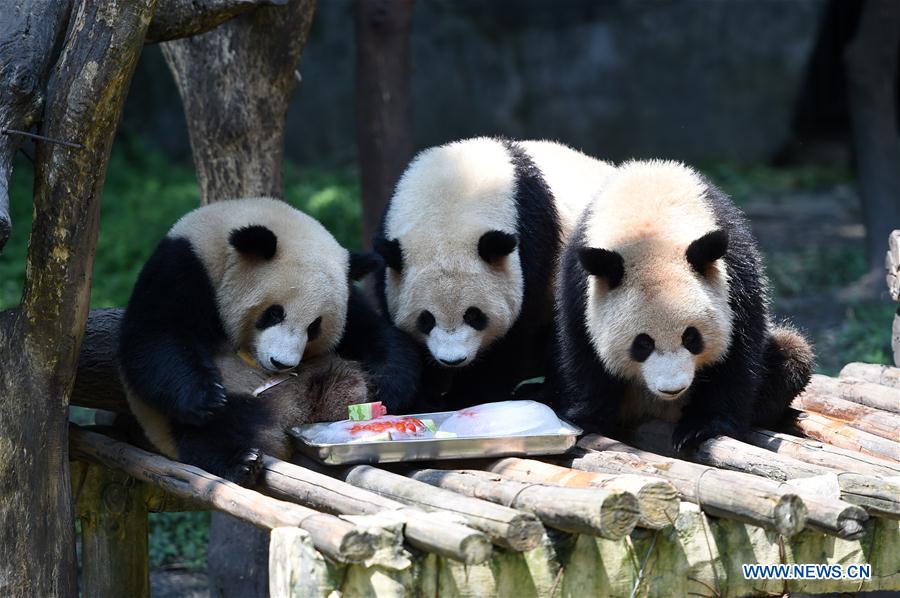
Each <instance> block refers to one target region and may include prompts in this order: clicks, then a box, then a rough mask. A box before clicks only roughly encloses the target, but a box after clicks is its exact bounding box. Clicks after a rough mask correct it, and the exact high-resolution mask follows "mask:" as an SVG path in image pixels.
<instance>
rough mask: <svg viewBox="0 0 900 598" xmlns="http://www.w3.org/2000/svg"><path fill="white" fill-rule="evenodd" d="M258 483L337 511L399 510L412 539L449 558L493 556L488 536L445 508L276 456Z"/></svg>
mask: <svg viewBox="0 0 900 598" xmlns="http://www.w3.org/2000/svg"><path fill="white" fill-rule="evenodd" d="M260 484H261V485H262V486H263V487H264V488H265V489H266V490H267V491H268V492H270V493H271V494H272V495H274V496H276V497H278V498H283V499H285V500H289V501H291V502H299V503H300V504H302V505H304V506H307V507H310V508H313V509H316V510H318V511H324V512H327V513H332V514H334V515H338V514H342V515H376V514H380V513H384V512H385V511H393V512H396V513H397V515H398V516H399V517H400V518H401V520H402V521H404V535H405V536H406V539H407V540H408V541H409V543H410V544H412V545H413V546H415V547H416V548H419V549H420V550H423V551H425V552H431V553H435V554H439V555H441V556H446V557H449V558H451V559H454V560H457V561H460V562H463V563H466V564H469V565H476V564H478V563H482V562H484V561H486V560H487V559H489V558H490V556H491V543H490V541H489V540H488V539H487V537H486V536H485V535H484V534H483V533H481V532H478V531H475V530H473V529H471V528H469V527H466V526H465V525H461V524H460V523H458V522H457V521H458V520H459V519H460V518H459V516H455V519H456V520H454V517H453V516H452V515H451V514H450V513H447V512H444V513H443V515H444V516H443V517H442V516H441V515H442V514H441V513H426V512H424V511H420V510H418V509H414V508H410V507H408V506H406V505H405V504H403V503H400V502H397V501H395V500H392V499H390V498H385V497H384V496H381V495H380V494H375V493H374V492H369V491H368V490H363V489H362V488H357V487H356V486H351V485H350V484H347V483H346V482H342V481H340V480H336V479H334V478H332V477H329V476H327V475H325V474H322V473H318V472H316V471H312V470H310V469H307V468H305V467H300V466H299V465H294V464H293V463H286V462H284V461H280V460H278V459H275V458H273V457H269V456H266V457H263V471H262V475H261V477H260Z"/></svg>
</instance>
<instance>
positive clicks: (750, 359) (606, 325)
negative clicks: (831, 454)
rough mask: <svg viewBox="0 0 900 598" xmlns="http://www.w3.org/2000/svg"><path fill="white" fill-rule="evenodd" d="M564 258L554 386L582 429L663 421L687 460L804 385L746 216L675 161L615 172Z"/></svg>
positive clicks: (775, 411) (794, 345)
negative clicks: (776, 317)
mask: <svg viewBox="0 0 900 598" xmlns="http://www.w3.org/2000/svg"><path fill="white" fill-rule="evenodd" d="M562 260H563V263H562V267H561V270H560V281H559V285H558V293H557V308H558V319H559V322H558V327H557V335H556V351H555V353H556V359H555V366H554V373H553V375H552V376H551V380H552V385H553V387H554V389H555V392H556V395H557V401H558V402H559V407H561V410H562V412H563V415H564V416H566V417H569V418H571V419H572V420H574V421H575V422H576V423H578V424H579V425H581V426H583V427H584V428H585V429H587V430H590V431H600V432H603V433H607V434H613V435H617V434H619V433H620V432H622V431H623V428H627V426H628V425H629V424H631V423H635V422H636V421H637V420H640V419H642V418H644V417H648V416H654V417H661V418H664V419H670V420H674V421H677V425H676V427H675V433H674V437H673V443H674V445H675V447H676V448H677V449H678V450H681V451H687V450H690V449H692V448H694V447H696V446H697V445H698V444H699V443H700V442H702V441H703V440H706V439H708V438H711V437H714V436H717V435H721V434H725V435H730V436H735V435H738V436H739V435H740V433H741V432H743V431H744V430H746V428H747V427H748V426H749V425H750V424H751V423H759V424H765V425H768V424H770V423H772V422H773V421H774V420H777V419H778V417H779V416H780V415H781V414H782V412H783V410H784V408H785V406H786V404H787V403H788V402H789V401H790V400H791V398H792V397H793V396H795V395H796V394H797V393H798V392H799V391H800V390H801V389H802V388H803V387H804V386H805V385H806V384H807V382H808V381H809V378H810V374H811V370H812V366H813V355H812V351H811V349H810V347H809V345H808V344H807V342H806V340H805V339H804V338H803V337H802V336H801V335H799V334H798V333H797V332H795V331H793V330H791V329H790V328H786V327H775V326H773V325H772V324H771V321H770V318H769V312H768V296H767V282H766V279H765V275H764V272H763V266H762V262H761V258H760V254H759V250H758V248H757V245H756V241H755V240H754V238H753V235H752V233H751V231H750V228H749V225H748V223H747V221H746V220H745V218H744V216H743V215H742V214H741V212H740V211H739V210H738V208H737V207H735V205H734V204H733V203H732V202H731V201H730V200H729V199H728V197H726V196H725V195H724V194H723V193H722V191H720V190H719V189H717V188H716V187H715V186H713V185H712V184H710V183H709V182H708V181H706V180H705V179H704V178H703V177H702V176H700V175H699V174H698V173H696V172H695V171H694V170H692V169H690V168H689V167H687V166H684V165H683V164H679V163H675V162H665V161H643V162H629V163H626V164H624V165H622V166H620V167H618V168H617V170H616V172H615V174H614V175H613V176H611V177H610V178H609V179H607V182H606V184H605V186H604V188H603V190H602V191H601V192H600V193H599V194H598V196H597V198H596V199H595V201H594V202H593V203H592V204H591V205H590V206H589V207H588V209H586V210H585V212H584V214H583V215H582V218H581V220H580V222H579V224H578V226H577V229H576V231H575V232H574V233H573V235H572V237H571V238H570V240H569V242H568V243H567V245H566V248H565V250H564V255H563V258H562Z"/></svg>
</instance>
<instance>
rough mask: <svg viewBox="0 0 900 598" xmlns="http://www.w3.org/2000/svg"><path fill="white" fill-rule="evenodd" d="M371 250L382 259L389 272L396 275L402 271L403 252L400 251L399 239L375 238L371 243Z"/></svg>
mask: <svg viewBox="0 0 900 598" xmlns="http://www.w3.org/2000/svg"><path fill="white" fill-rule="evenodd" d="M372 248H373V249H374V250H375V251H376V252H377V253H378V255H380V256H381V257H382V258H383V259H384V263H385V264H387V267H388V268H390V269H391V270H396V271H397V272H398V273H399V272H400V271H402V270H403V252H402V251H401V250H400V240H399V239H390V240H388V239H385V238H384V237H375V239H373V241H372Z"/></svg>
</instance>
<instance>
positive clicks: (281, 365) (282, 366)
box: [269, 357, 297, 370]
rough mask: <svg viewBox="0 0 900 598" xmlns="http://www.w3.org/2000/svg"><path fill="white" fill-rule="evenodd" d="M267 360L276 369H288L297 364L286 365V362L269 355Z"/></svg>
mask: <svg viewBox="0 0 900 598" xmlns="http://www.w3.org/2000/svg"><path fill="white" fill-rule="evenodd" d="M269 362H270V363H271V364H272V366H274V367H275V369H276V370H289V369H291V368H293V367H296V366H297V364H296V363H295V364H294V365H288V364H286V363H281V362H280V361H278V360H277V359H275V358H274V357H270V358H269Z"/></svg>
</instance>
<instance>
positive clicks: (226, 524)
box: [162, 0, 315, 596]
mask: <svg viewBox="0 0 900 598" xmlns="http://www.w3.org/2000/svg"><path fill="white" fill-rule="evenodd" d="M314 10H315V1H314V0H291V1H290V2H289V3H288V4H287V5H286V6H280V7H278V6H273V7H268V8H260V9H257V10H255V11H253V12H251V13H248V14H244V15H241V16H238V17H236V18H234V19H232V20H230V21H228V22H227V23H224V24H223V25H221V26H219V27H217V28H216V29H213V30H212V31H210V32H209V33H204V34H202V35H198V36H196V37H191V38H187V39H179V40H177V41H171V42H166V43H164V44H162V49H163V55H164V56H165V58H166V62H167V63H168V65H169V68H170V69H171V71H172V73H173V75H174V76H175V82H176V83H177V85H178V90H179V92H180V94H181V100H182V103H183V104H184V111H185V115H186V117H187V122H188V132H189V134H190V140H191V150H192V152H193V155H194V165H195V167H196V169H197V180H198V182H199V184H200V202H201V203H202V204H204V205H205V204H207V203H211V202H213V201H218V200H221V199H230V198H237V197H253V196H272V197H282V196H283V195H284V183H283V178H282V162H283V161H284V131H285V121H286V117H287V108H288V103H289V101H290V98H291V96H292V94H293V92H294V88H295V87H296V84H297V81H296V76H295V71H296V66H297V60H298V59H299V57H300V54H301V52H302V51H303V47H304V45H305V44H306V40H307V37H308V35H309V28H310V25H311V24H312V17H313V13H314ZM268 545H269V535H268V534H267V533H265V532H261V531H260V530H257V529H255V528H253V527H251V526H249V525H247V524H245V523H242V522H240V521H238V520H237V519H234V518H232V517H230V516H228V515H225V514H221V513H213V516H212V524H211V527H210V534H209V554H208V559H209V579H210V585H211V589H212V590H213V593H214V594H216V595H220V596H257V595H265V593H266V591H267V588H268V578H267V572H268V556H267V555H268Z"/></svg>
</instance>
